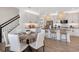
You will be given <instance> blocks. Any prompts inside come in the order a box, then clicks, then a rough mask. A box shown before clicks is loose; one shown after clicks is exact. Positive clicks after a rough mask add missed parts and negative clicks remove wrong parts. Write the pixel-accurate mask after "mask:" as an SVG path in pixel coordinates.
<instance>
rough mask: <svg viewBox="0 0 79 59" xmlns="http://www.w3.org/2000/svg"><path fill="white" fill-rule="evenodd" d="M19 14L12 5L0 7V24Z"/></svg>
mask: <svg viewBox="0 0 79 59" xmlns="http://www.w3.org/2000/svg"><path fill="white" fill-rule="evenodd" d="M17 14H19V10H18V9H17V8H13V7H0V24H2V23H4V22H6V21H7V20H10V19H11V18H13V17H14V16H16V15H17Z"/></svg>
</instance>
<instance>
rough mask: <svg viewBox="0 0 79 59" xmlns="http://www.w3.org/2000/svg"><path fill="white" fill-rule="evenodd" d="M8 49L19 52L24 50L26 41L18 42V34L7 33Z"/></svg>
mask: <svg viewBox="0 0 79 59" xmlns="http://www.w3.org/2000/svg"><path fill="white" fill-rule="evenodd" d="M8 38H9V43H10V51H14V52H21V51H24V50H25V49H26V48H27V47H28V45H27V44H26V43H20V40H19V36H18V35H17V34H8Z"/></svg>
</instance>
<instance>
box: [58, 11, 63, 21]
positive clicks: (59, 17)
mask: <svg viewBox="0 0 79 59" xmlns="http://www.w3.org/2000/svg"><path fill="white" fill-rule="evenodd" d="M57 18H58V19H59V20H63V19H64V11H60V12H59V13H58V16H57Z"/></svg>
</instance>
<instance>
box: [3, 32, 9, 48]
mask: <svg viewBox="0 0 79 59" xmlns="http://www.w3.org/2000/svg"><path fill="white" fill-rule="evenodd" d="M2 36H3V41H4V42H5V46H6V47H7V46H8V45H9V40H8V32H7V31H4V32H2Z"/></svg>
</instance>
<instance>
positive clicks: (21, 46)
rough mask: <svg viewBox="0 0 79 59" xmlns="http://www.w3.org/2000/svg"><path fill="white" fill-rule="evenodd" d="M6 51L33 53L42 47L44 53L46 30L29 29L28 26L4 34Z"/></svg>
mask: <svg viewBox="0 0 79 59" xmlns="http://www.w3.org/2000/svg"><path fill="white" fill-rule="evenodd" d="M31 25H33V24H31ZM34 26H35V25H34ZM3 39H4V41H5V51H7V48H8V51H10V52H22V51H26V49H28V51H27V52H33V51H38V49H39V48H41V47H42V50H43V51H44V40H45V30H44V29H41V28H39V27H31V26H30V25H29V28H27V26H26V24H23V25H19V26H17V27H16V28H15V29H13V30H12V31H10V32H7V31H4V32H3Z"/></svg>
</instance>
